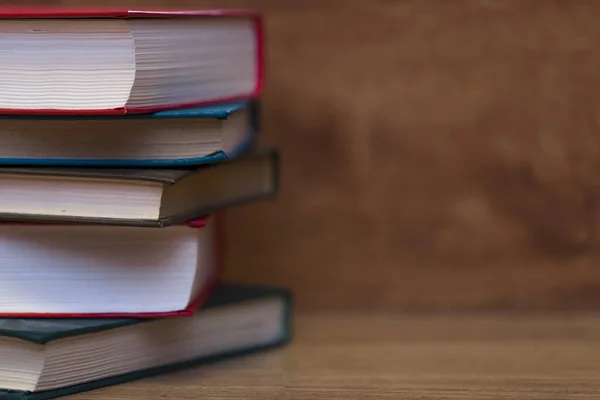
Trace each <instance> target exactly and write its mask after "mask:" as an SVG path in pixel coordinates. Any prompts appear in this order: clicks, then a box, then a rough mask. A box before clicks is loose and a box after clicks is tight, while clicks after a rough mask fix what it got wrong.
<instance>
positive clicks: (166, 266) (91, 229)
mask: <svg viewBox="0 0 600 400" xmlns="http://www.w3.org/2000/svg"><path fill="white" fill-rule="evenodd" d="M221 226H222V215H211V216H208V217H206V218H204V219H202V220H196V221H190V222H189V223H187V224H182V225H178V226H172V227H169V228H165V229H149V228H145V227H121V226H106V225H85V224H27V223H17V224H14V223H13V224H10V223H5V224H0V248H2V249H3V250H2V263H0V278H1V279H2V290H0V317H19V318H24V317H27V318H30V317H35V318H59V317H60V318H78V317H88V318H89V317H97V318H101V317H102V318H111V317H127V316H128V317H137V318H154V317H159V316H177V315H191V314H192V313H193V312H194V311H195V310H196V309H197V308H198V306H199V305H201V304H202V302H203V301H204V300H205V299H206V297H207V296H208V295H209V294H210V291H211V290H212V288H213V286H214V284H215V282H216V281H217V280H218V279H219V277H220V275H221V273H222V263H221V256H222V253H221V251H222V250H221V249H222V238H223V234H224V232H223V230H222V229H221Z"/></svg>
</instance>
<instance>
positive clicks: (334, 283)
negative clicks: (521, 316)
mask: <svg viewBox="0 0 600 400" xmlns="http://www.w3.org/2000/svg"><path fill="white" fill-rule="evenodd" d="M0 3H4V4H9V3H10V4H46V5H49V4H66V5H81V4H87V5H104V6H123V7H124V6H133V5H135V6H137V7H143V6H148V7H151V6H152V7H155V6H164V5H168V6H172V7H194V8H199V7H224V8H235V7H250V8H256V9H259V10H261V11H264V15H265V18H266V33H267V40H268V42H267V82H266V83H267V86H266V90H265V94H264V103H263V117H264V122H263V125H264V132H263V136H262V139H261V144H262V145H264V146H279V147H280V148H281V149H282V151H283V173H282V188H281V193H280V195H279V196H278V198H277V200H276V201H268V202H263V203H260V204H258V203H257V204H253V205H248V206H244V207H240V208H238V209H236V210H234V211H233V212H230V213H229V216H228V227H229V245H230V248H229V251H228V257H227V264H228V268H229V272H228V277H230V278H232V279H233V278H235V279H244V280H250V281H257V282H267V283H277V284H284V285H287V286H290V287H291V288H293V289H295V290H296V292H297V297H298V304H299V306H300V307H301V308H380V309H383V308H390V309H397V310H444V309H453V310H477V309H525V308H527V309H554V310H560V309H572V310H573V309H598V308H600V263H599V261H600V251H599V249H600V230H599V225H598V222H599V221H600V179H599V178H598V175H599V173H600V153H599V150H600V46H598V43H600V24H598V15H600V2H598V1H594V0H590V1H584V0H573V1H560V0H556V1H551V0H535V1H534V0H506V1H502V0H497V1H493V0H437V1H436V0H368V1H367V0H337V1H327V0H321V1H317V0H252V1H242V0H239V1H233V0H232V1H226V0H222V1H217V0H215V1H201V0H196V1H170V2H167V1H111V0H105V1H82V0H71V1H66V0H65V1H48V2H45V3H42V2H40V1H37V2H33V1H32V2H25V1H0Z"/></svg>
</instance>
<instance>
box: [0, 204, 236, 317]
mask: <svg viewBox="0 0 600 400" xmlns="http://www.w3.org/2000/svg"><path fill="white" fill-rule="evenodd" d="M210 218H214V222H215V224H214V226H215V227H214V229H215V235H214V238H215V240H214V246H215V255H216V257H215V259H216V261H215V264H214V265H213V268H212V270H211V272H210V276H209V278H208V279H207V283H206V285H205V286H204V288H203V289H202V290H200V292H199V293H198V295H197V296H196V297H195V298H194V299H192V301H191V302H190V303H189V304H188V306H187V307H186V308H184V309H182V310H177V311H172V312H154V313H78V314H74V313H68V314H63V313H2V312H0V318H162V317H177V316H179V317H184V316H191V315H193V314H194V312H195V311H196V310H197V309H199V308H200V307H201V306H202V305H203V303H204V302H205V301H206V299H207V298H208V296H210V294H211V293H212V290H213V289H214V287H215V285H216V284H217V283H218V282H219V279H220V277H221V276H222V274H223V272H224V263H223V249H224V242H225V228H224V227H225V223H224V218H225V216H224V214H222V213H220V214H214V215H212V216H211V217H210ZM10 224H11V225H14V224H27V225H41V224H39V223H29V222H23V223H21V222H16V223H12V222H10ZM44 225H52V224H44ZM187 226H189V227H190V229H204V228H205V226H206V219H199V220H194V221H190V222H188V223H187ZM145 229H151V228H145Z"/></svg>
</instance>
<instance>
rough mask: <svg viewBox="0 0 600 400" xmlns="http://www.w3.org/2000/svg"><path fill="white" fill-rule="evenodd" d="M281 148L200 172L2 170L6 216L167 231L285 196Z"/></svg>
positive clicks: (1, 212)
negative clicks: (281, 192) (279, 194)
mask: <svg viewBox="0 0 600 400" xmlns="http://www.w3.org/2000/svg"><path fill="white" fill-rule="evenodd" d="M278 184H279V153H278V151H276V150H267V151H259V152H254V153H252V154H248V155H245V156H243V157H238V158H235V159H233V160H227V161H222V162H217V163H214V164H210V165H205V166H202V167H200V168H197V169H188V170H183V169H139V168H138V169H118V168H113V169H108V168H18V167H5V168H0V192H1V193H2V199H1V201H0V221H12V222H36V223H80V224H102V225H121V226H140V227H142V226H145V227H158V228H163V227H167V226H172V225H178V224H182V223H186V222H188V221H191V220H194V219H198V218H202V217H204V216H206V215H208V214H210V213H212V212H216V211H219V210H224V209H226V208H229V207H232V206H234V205H238V204H243V203H248V202H250V201H253V200H258V199H265V198H269V197H272V196H274V195H275V194H276V193H277V190H278Z"/></svg>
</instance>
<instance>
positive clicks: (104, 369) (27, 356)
mask: <svg viewBox="0 0 600 400" xmlns="http://www.w3.org/2000/svg"><path fill="white" fill-rule="evenodd" d="M292 303H293V296H292V294H291V292H290V291H289V290H287V289H283V288H278V287H270V286H259V285H246V284H236V283H221V284H219V285H217V286H216V287H215V289H214V291H213V293H212V294H211V296H210V297H209V299H208V300H207V302H205V304H204V305H203V306H202V308H201V309H200V310H198V312H197V313H195V314H194V316H190V317H171V318H157V319H135V318H128V319H107V318H98V319H73V318H70V319H0V354H4V355H5V356H3V357H2V364H1V366H0V371H2V373H1V374H0V387H2V388H4V389H2V390H0V400H17V399H19V400H26V399H29V400H44V399H51V398H56V397H61V396H68V395H71V394H75V393H80V392H84V391H89V390H93V389H98V388H102V387H106V386H113V385H118V384H124V383H126V382H129V381H133V380H138V379H143V378H148V377H151V376H156V375H161V374H166V373H171V372H175V371H178V370H182V369H188V368H192V367H195V366H199V365H204V364H209V363H214V362H217V361H219V360H223V359H226V358H231V357H235V356H241V355H245V354H250V353H255V352H259V351H263V350H266V349H269V348H274V347H278V346H282V345H285V344H287V343H288V342H289V341H290V340H291V336H292V333H291V332H292Z"/></svg>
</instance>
